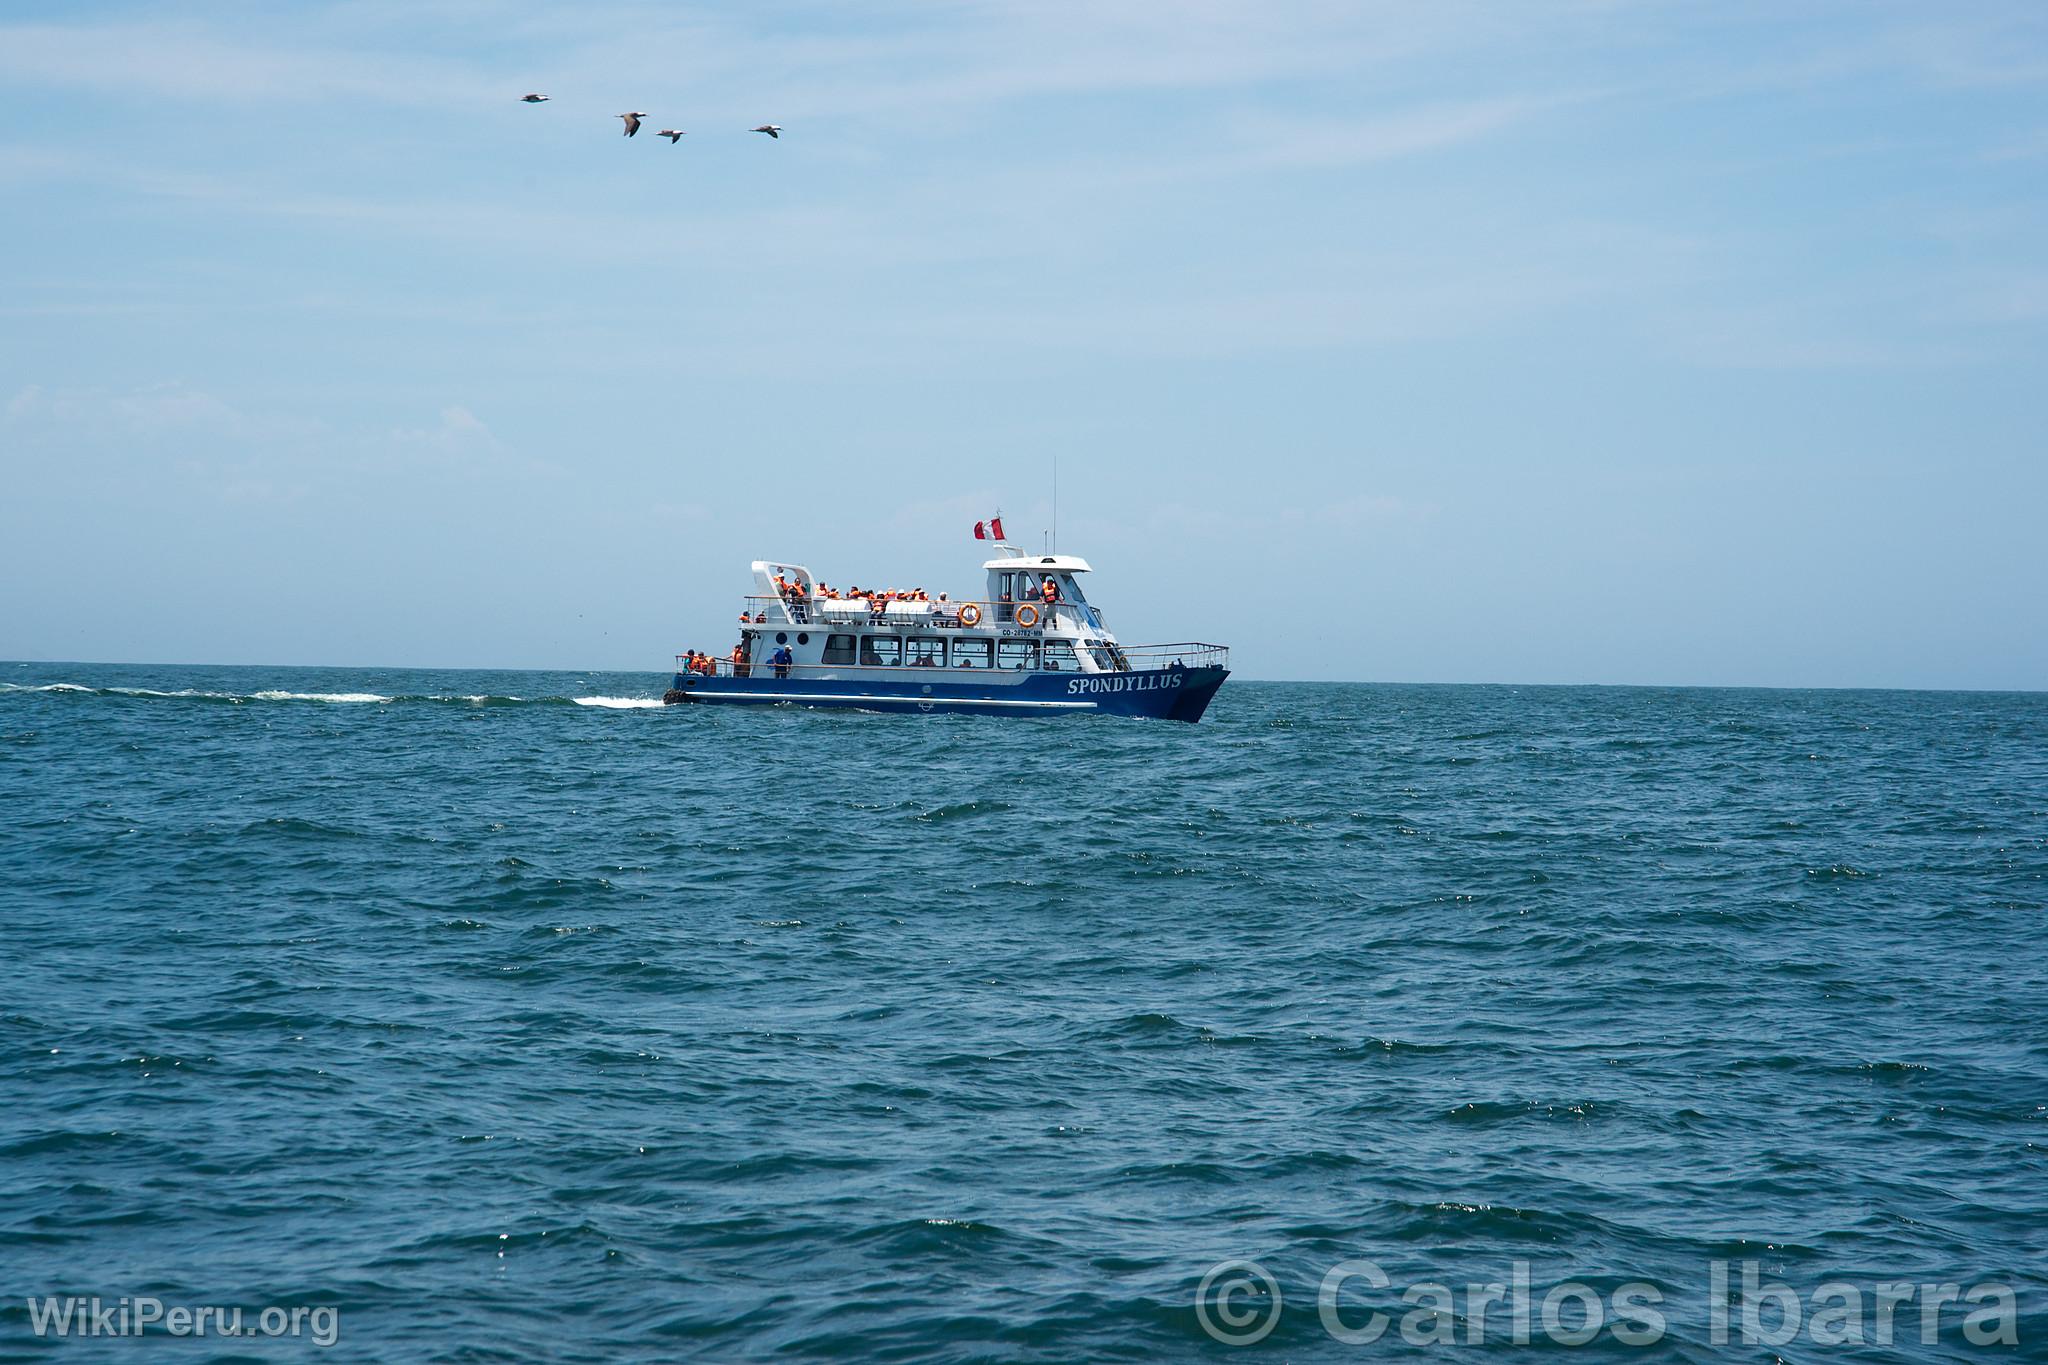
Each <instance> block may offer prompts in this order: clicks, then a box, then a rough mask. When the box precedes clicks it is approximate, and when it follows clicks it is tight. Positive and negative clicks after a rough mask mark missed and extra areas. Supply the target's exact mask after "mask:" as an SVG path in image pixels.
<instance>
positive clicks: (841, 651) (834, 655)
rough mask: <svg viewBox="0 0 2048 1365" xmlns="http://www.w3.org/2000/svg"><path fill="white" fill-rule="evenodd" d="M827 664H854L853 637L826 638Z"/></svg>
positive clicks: (831, 636)
mask: <svg viewBox="0 0 2048 1365" xmlns="http://www.w3.org/2000/svg"><path fill="white" fill-rule="evenodd" d="M825 662H826V663H828V664H850V663H852V662H853V637H852V636H851V635H827V636H826V637H825Z"/></svg>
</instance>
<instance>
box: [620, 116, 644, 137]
mask: <svg viewBox="0 0 2048 1365" xmlns="http://www.w3.org/2000/svg"><path fill="white" fill-rule="evenodd" d="M619 117H620V118H622V119H624V120H625V121H626V136H627V137H631V136H633V134H635V133H637V132H639V131H640V120H641V119H644V118H646V117H647V115H646V114H645V113H644V112H638V111H636V112H634V113H631V114H620V115H619Z"/></svg>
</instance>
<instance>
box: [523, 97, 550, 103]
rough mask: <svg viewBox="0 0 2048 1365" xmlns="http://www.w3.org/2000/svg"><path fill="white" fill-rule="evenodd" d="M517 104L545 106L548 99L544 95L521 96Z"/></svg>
mask: <svg viewBox="0 0 2048 1365" xmlns="http://www.w3.org/2000/svg"><path fill="white" fill-rule="evenodd" d="M519 102H520V103H521V104H546V103H547V102H548V97H547V96H546V95H521V96H520V97H519Z"/></svg>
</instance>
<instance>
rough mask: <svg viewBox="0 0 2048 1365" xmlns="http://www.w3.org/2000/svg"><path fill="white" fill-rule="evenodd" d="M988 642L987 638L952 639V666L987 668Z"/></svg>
mask: <svg viewBox="0 0 2048 1365" xmlns="http://www.w3.org/2000/svg"><path fill="white" fill-rule="evenodd" d="M988 659H989V642H988V641H987V640H955V641H953V667H955V668H987V667H988Z"/></svg>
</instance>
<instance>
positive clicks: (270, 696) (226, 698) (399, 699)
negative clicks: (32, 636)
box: [0, 682, 661, 711]
mask: <svg viewBox="0 0 2048 1365" xmlns="http://www.w3.org/2000/svg"><path fill="white" fill-rule="evenodd" d="M9 693H14V694H30V693H44V694H56V695H67V696H78V697H122V698H130V699H135V700H144V701H189V702H213V703H221V704H226V705H230V706H244V705H250V704H255V703H261V702H313V703H324V704H328V705H370V706H397V705H430V706H472V707H476V706H589V707H596V708H599V709H601V710H606V711H639V710H644V709H655V710H658V709H660V707H661V698H659V697H553V696H550V697H520V696H498V695H494V694H489V693H478V694H474V695H467V696H448V695H442V694H439V693H403V692H401V693H394V694H391V695H388V696H387V695H386V694H384V693H382V692H285V691H281V690H277V689H272V688H266V689H264V690H262V691H260V692H212V691H206V690H203V689H200V688H193V687H181V688H178V689H177V690H175V691H168V692H167V691H159V690H158V689H156V688H150V687H88V686H86V685H84V684H83V683H69V682H59V683H39V684H25V683H0V695H6V694H9Z"/></svg>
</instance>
